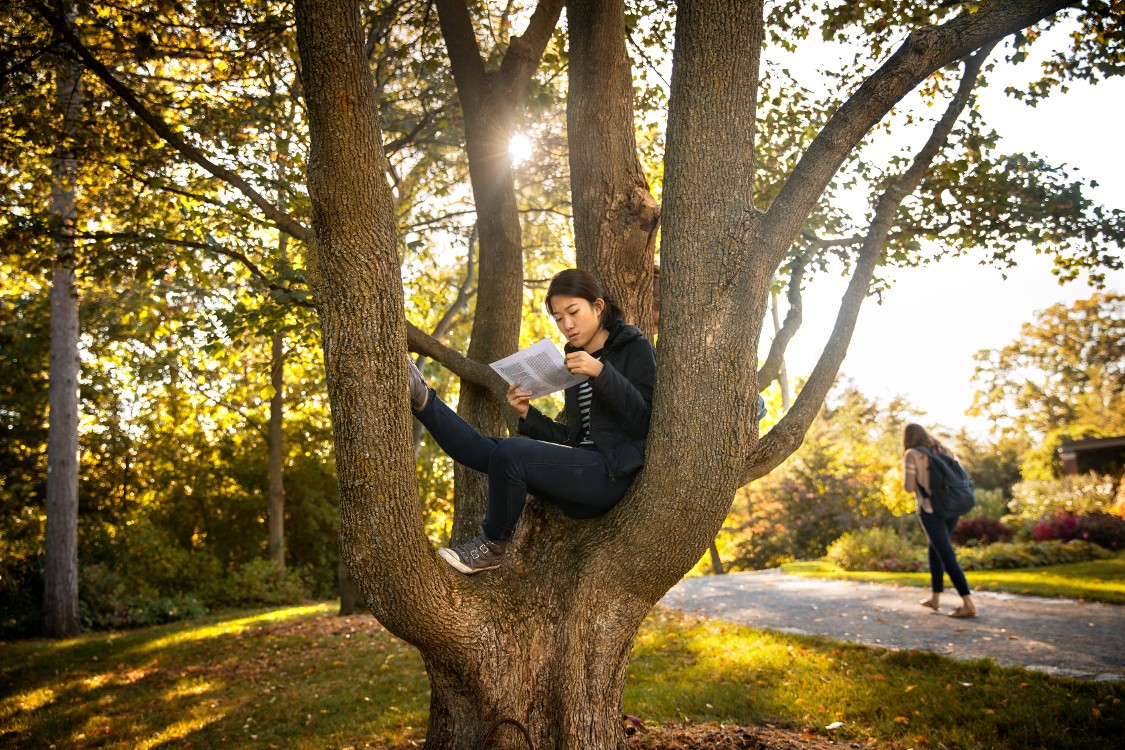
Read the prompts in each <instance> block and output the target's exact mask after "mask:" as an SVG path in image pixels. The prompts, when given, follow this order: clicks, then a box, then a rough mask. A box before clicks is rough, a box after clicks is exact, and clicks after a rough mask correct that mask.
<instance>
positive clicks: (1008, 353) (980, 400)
mask: <svg viewBox="0 0 1125 750" xmlns="http://www.w3.org/2000/svg"><path fill="white" fill-rule="evenodd" d="M975 359H976V361H977V368H976V373H975V375H974V376H973V380H974V383H975V384H976V385H977V387H978V390H977V392H976V393H975V394H974V396H973V405H972V408H971V411H970V413H972V414H975V415H979V416H987V417H989V418H990V419H992V420H993V421H994V422H996V423H998V424H1003V425H1005V426H1010V427H1011V428H1013V429H1015V430H1017V431H1026V432H1030V433H1032V434H1035V435H1039V436H1042V435H1043V434H1045V433H1046V432H1048V431H1050V430H1053V429H1057V428H1060V427H1066V426H1068V425H1074V424H1080V423H1082V424H1090V425H1097V426H1098V427H1099V428H1101V429H1102V430H1104V431H1105V433H1106V434H1111V435H1116V434H1122V433H1125V297H1122V296H1121V295H1119V294H1095V295H1094V296H1093V297H1090V298H1089V299H1085V300H1079V301H1078V302H1075V303H1074V304H1073V305H1062V304H1060V305H1053V306H1051V307H1049V308H1047V309H1046V310H1043V311H1041V312H1040V313H1038V314H1037V316H1036V319H1035V320H1034V321H1031V322H1028V323H1024V324H1023V326H1021V327H1020V335H1019V338H1017V339H1016V340H1015V341H1013V342H1012V343H1011V344H1008V345H1007V346H1005V347H1003V348H1002V349H988V350H982V351H980V352H978V353H977V354H976V357H975Z"/></svg>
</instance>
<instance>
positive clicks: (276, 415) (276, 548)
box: [269, 234, 285, 570]
mask: <svg viewBox="0 0 1125 750" xmlns="http://www.w3.org/2000/svg"><path fill="white" fill-rule="evenodd" d="M281 242H282V245H284V243H285V235H284V234H283V235H281ZM282 254H283V255H284V250H282ZM270 343H271V346H270V349H271V356H270V384H271V385H272V386H273V395H272V396H271V397H270V425H269V504H270V513H269V519H270V520H269V554H270V559H271V560H273V561H274V562H275V563H277V567H279V568H280V569H281V570H285V445H284V438H283V435H282V424H283V422H284V417H285V398H284V394H283V393H282V391H283V390H284V388H285V337H284V336H283V335H282V334H280V333H275V334H274V335H273V340H272V341H271V342H270Z"/></svg>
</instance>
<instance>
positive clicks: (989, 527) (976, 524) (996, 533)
mask: <svg viewBox="0 0 1125 750" xmlns="http://www.w3.org/2000/svg"><path fill="white" fill-rule="evenodd" d="M1011 539H1012V530H1011V529H1009V528H1008V527H1007V526H1005V525H1004V524H1002V523H1000V522H999V521H995V520H993V519H991V518H962V519H961V520H960V521H959V522H958V524H957V528H956V529H954V531H953V543H954V544H961V545H965V544H970V543H976V544H992V543H994V542H1007V541H1011Z"/></svg>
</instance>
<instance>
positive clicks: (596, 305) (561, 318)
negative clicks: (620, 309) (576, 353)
mask: <svg viewBox="0 0 1125 750" xmlns="http://www.w3.org/2000/svg"><path fill="white" fill-rule="evenodd" d="M604 309H605V302H603V301H602V300H600V299H596V300H594V301H593V302H592V303H591V302H590V301H589V300H586V299H583V298H582V297H567V296H566V295H563V294H556V295H555V296H554V297H551V315H553V316H554V318H555V325H557V326H558V327H559V330H560V331H562V333H563V335H564V336H566V341H567V343H568V344H570V345H571V346H573V347H577V348H579V349H585V348H586V347H588V346H589V345H590V344H591V342H596V343H597V345H598V346H597V348H601V343H602V342H601V341H597V338H598V334H599V333H601V332H602V331H603V329H602V325H601V322H600V321H599V317H600V316H601V314H602V310H604Z"/></svg>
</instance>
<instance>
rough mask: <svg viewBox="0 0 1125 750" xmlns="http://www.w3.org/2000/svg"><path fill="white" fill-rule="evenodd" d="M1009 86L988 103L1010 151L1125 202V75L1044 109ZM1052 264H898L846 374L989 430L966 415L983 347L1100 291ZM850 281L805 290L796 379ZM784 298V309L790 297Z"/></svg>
mask: <svg viewBox="0 0 1125 750" xmlns="http://www.w3.org/2000/svg"><path fill="white" fill-rule="evenodd" d="M1023 70H1024V71H1027V68H1023ZM998 72H999V71H998ZM1022 75H1023V76H1024V77H1028V76H1030V75H1032V73H1031V72H1023V73H1022ZM1013 80H1017V79H1013ZM1003 89H1004V84H1003V83H1001V82H1000V81H999V80H996V81H994V83H993V85H992V86H991V87H990V89H988V90H987V91H986V93H985V96H984V98H983V99H982V101H981V110H982V112H983V113H984V115H985V118H986V121H987V122H989V123H990V124H992V126H993V127H995V128H996V130H997V131H998V132H999V133H1001V134H1003V141H1002V143H1001V144H1000V148H1001V149H1003V150H1005V151H1008V152H1016V151H1026V152H1030V151H1036V152H1038V153H1039V154H1040V155H1042V156H1043V157H1045V158H1047V159H1048V160H1049V161H1050V162H1052V163H1055V164H1067V165H1068V166H1070V167H1071V168H1073V169H1074V170H1076V172H1077V175H1078V176H1080V177H1083V178H1085V179H1089V180H1095V181H1096V182H1097V183H1098V185H1099V187H1098V188H1097V190H1096V191H1095V193H1094V195H1095V196H1096V197H1097V198H1098V199H1099V200H1100V201H1101V202H1102V203H1103V204H1105V205H1107V206H1109V207H1111V208H1119V209H1120V208H1125V149H1123V148H1121V146H1120V143H1121V137H1120V129H1121V122H1122V121H1123V120H1125V81H1123V80H1121V79H1117V80H1115V81H1111V82H1108V83H1101V84H1099V85H1098V86H1096V87H1090V86H1086V85H1083V84H1074V85H1073V86H1072V89H1071V91H1069V92H1068V93H1066V94H1053V95H1052V96H1051V97H1050V99H1049V100H1047V101H1046V102H1044V103H1041V104H1040V105H1039V106H1038V107H1036V108H1034V109H1033V108H1030V107H1027V106H1026V105H1024V104H1022V103H1020V102H1018V101H1015V100H1012V99H1009V98H1008V97H1006V96H1004V94H1003ZM1050 268H1051V263H1050V261H1049V260H1048V259H1046V258H1044V257H1041V256H1036V255H1035V254H1034V253H1033V252H1032V251H1030V250H1029V251H1028V252H1027V253H1026V254H1025V255H1024V257H1023V258H1021V259H1020V261H1019V265H1018V267H1016V268H1014V269H1010V270H1008V271H1007V279H1005V278H1004V277H1003V276H1002V274H1001V272H1000V271H998V270H994V269H992V268H989V267H981V266H978V265H976V262H975V261H974V260H973V259H972V258H968V257H966V258H953V259H949V260H945V261H942V262H939V263H937V264H935V265H931V266H928V267H924V268H917V269H907V270H902V271H898V272H896V273H894V274H893V275H892V278H893V279H894V284H893V286H892V287H891V289H890V291H889V292H887V293H886V294H884V295H883V304H882V305H878V304H877V303H876V299H875V298H869V299H868V300H867V301H865V302H864V308H863V311H862V312H861V313H860V316H859V321H858V324H857V326H856V331H855V335H854V337H853V339H852V344H851V348H850V349H849V352H848V356H847V359H845V360H844V363H843V366H842V367H841V373H842V375H844V376H847V377H850V378H851V379H852V380H854V381H855V384H856V386H857V387H858V388H859V389H860V390H861V391H863V392H864V393H865V394H867V395H868V396H873V397H877V398H879V399H881V400H884V401H885V400H887V399H889V398H890V397H892V396H894V395H895V394H901V395H903V396H904V397H906V399H907V400H908V401H910V403H911V404H913V405H914V406H915V407H917V408H918V409H920V410H922V411H924V412H925V413H926V415H927V418H928V420H929V421H930V422H931V423H933V424H935V425H941V426H944V427H948V428H958V427H961V426H965V427H968V428H969V429H970V430H971V431H972V432H974V433H977V434H981V435H983V434H984V433H986V432H987V429H988V425H987V424H985V423H982V422H981V421H980V420H977V419H974V418H970V417H967V416H966V415H965V413H964V412H965V410H966V409H967V408H968V407H969V405H970V404H971V403H972V400H973V387H972V385H971V384H970V378H971V377H972V374H973V370H974V363H973V354H975V353H976V352H977V351H979V350H981V349H997V348H1000V347H1003V346H1005V345H1007V344H1008V343H1010V342H1012V341H1013V340H1015V338H1016V337H1017V336H1018V334H1019V330H1020V326H1021V324H1023V323H1024V322H1027V321H1031V320H1032V319H1033V318H1034V317H1035V312H1036V311H1038V310H1042V309H1044V308H1047V307H1049V306H1051V305H1053V304H1056V303H1059V302H1064V303H1070V302H1073V301H1075V300H1078V299H1085V298H1088V297H1089V296H1091V295H1092V294H1093V293H1094V291H1095V290H1094V289H1093V288H1091V287H1089V286H1088V285H1087V280H1085V279H1081V280H1079V281H1076V282H1071V283H1069V284H1067V285H1065V286H1059V284H1058V283H1057V281H1056V280H1055V278H1054V277H1053V276H1052V275H1051V273H1050ZM846 281H847V280H846V279H843V278H828V277H821V278H820V279H818V280H814V282H813V283H812V284H811V288H810V289H808V290H807V292H806V293H805V295H804V324H803V325H802V327H801V331H800V332H799V333H798V335H797V337H796V338H795V339H794V340H793V341H792V342H791V343H790V346H789V354H788V356H787V357H786V365H787V367H788V371H789V377H790V379H791V380H792V379H793V378H794V377H795V376H807V375H808V374H809V372H811V370H812V368H813V365H814V364H815V363H816V359H817V357H819V354H820V350H821V348H822V347H823V345H824V342H825V339H826V338H827V336H828V335H829V333H830V332H831V329H832V325H833V323H834V321H835V317H836V312H837V309H838V307H839V302H840V298H841V296H842V295H843V292H844V288H845V286H846ZM1106 290H1107V291H1115V292H1125V272H1117V273H1114V274H1109V275H1108V276H1107V282H1106ZM781 305H782V307H781V315H783V316H784V314H785V306H784V300H782V301H781ZM918 310H927V311H931V312H932V313H934V319H935V320H938V321H941V323H942V325H941V326H940V327H935V328H933V329H932V332H931V334H930V341H931V344H930V345H929V346H936V347H938V348H941V349H943V350H945V351H946V352H947V353H948V356H947V358H945V360H944V361H935V360H934V359H933V358H931V357H928V356H927V354H926V349H927V345H926V343H925V342H924V341H923V340H921V339H920V338H919V335H918V331H919V329H920V328H921V327H922V326H923V325H924V324H923V322H922V321H920V320H918V315H917V311H918ZM767 330H770V327H769V323H768V321H767Z"/></svg>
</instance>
